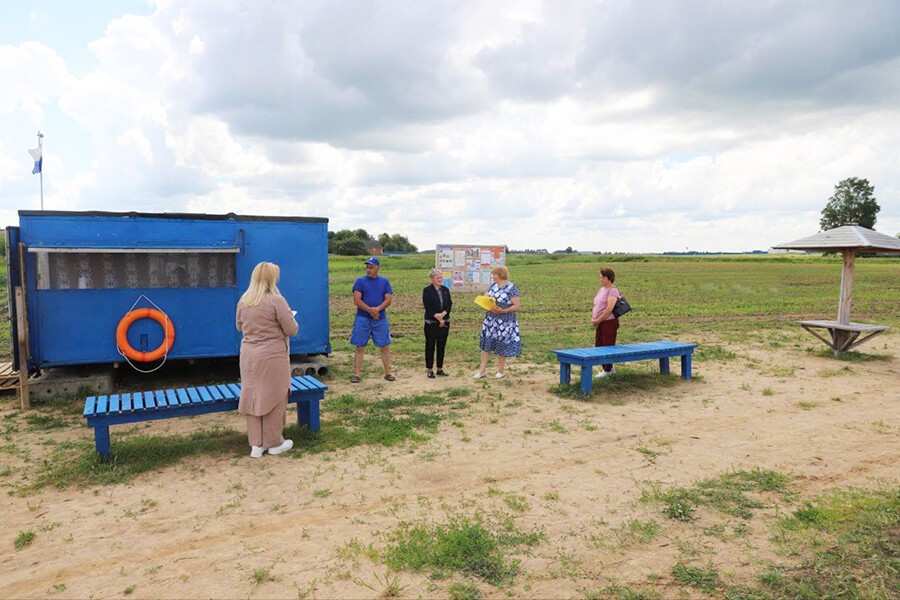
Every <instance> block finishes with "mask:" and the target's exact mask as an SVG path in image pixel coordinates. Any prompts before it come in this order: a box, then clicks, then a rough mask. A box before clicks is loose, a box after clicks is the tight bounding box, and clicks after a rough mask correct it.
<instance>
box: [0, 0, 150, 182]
mask: <svg viewBox="0 0 900 600" xmlns="http://www.w3.org/2000/svg"><path fill="white" fill-rule="evenodd" d="M154 8H155V7H154V6H153V5H152V4H151V3H150V2H149V1H148V0H88V1H86V2H76V1H72V0H40V1H36V2H35V1H19V2H15V1H7V0H3V1H2V4H0V44H3V45H12V46H18V45H21V44H23V43H25V42H37V43H40V44H42V45H44V46H47V47H48V48H50V49H52V50H53V51H55V52H56V53H57V54H59V55H60V57H62V59H63V60H64V61H65V63H66V68H67V70H68V72H69V73H70V74H71V75H73V76H75V77H83V76H85V75H86V74H88V73H89V72H90V71H91V70H92V69H93V68H95V67H96V66H97V58H96V57H95V56H94V54H93V53H92V52H91V51H90V48H89V47H88V44H90V43H91V42H93V41H94V40H97V39H100V38H101V37H103V35H104V33H105V32H106V29H107V27H108V26H109V24H110V22H112V21H113V20H115V19H117V18H119V17H122V16H124V15H129V14H131V15H139V16H147V15H150V14H152V12H153V10H154ZM56 101H57V99H55V98H54V99H51V102H50V103H48V104H45V105H42V110H43V119H42V122H41V123H40V129H41V130H42V132H43V133H44V135H45V136H46V137H45V138H44V146H45V151H44V155H45V157H44V168H43V171H44V178H45V183H47V182H46V179H47V178H54V179H56V178H59V179H68V178H70V177H72V176H73V175H74V173H75V172H76V171H78V170H79V169H82V168H86V167H87V166H88V164H89V163H90V160H91V156H92V155H93V147H92V140H91V136H90V133H89V132H87V131H85V130H84V129H83V128H82V126H80V125H79V124H77V123H75V122H74V121H73V120H72V119H70V118H69V117H68V116H67V115H66V114H64V113H63V112H62V111H61V110H60V109H59V106H58V104H57V102H56ZM36 133H37V132H35V134H36ZM23 142H24V144H23V145H26V146H27V147H28V148H31V147H34V146H36V145H37V136H36V135H35V137H34V138H33V139H31V140H28V141H24V140H23ZM54 154H56V155H58V156H59V155H65V156H66V161H65V162H66V163H67V165H66V166H65V167H63V165H62V164H60V163H58V162H57V163H55V162H54V161H53V157H54ZM30 164H31V165H33V162H32V163H30ZM23 165H25V159H24V158H23ZM29 168H30V167H29ZM45 188H46V186H45ZM45 191H46V189H45Z"/></svg>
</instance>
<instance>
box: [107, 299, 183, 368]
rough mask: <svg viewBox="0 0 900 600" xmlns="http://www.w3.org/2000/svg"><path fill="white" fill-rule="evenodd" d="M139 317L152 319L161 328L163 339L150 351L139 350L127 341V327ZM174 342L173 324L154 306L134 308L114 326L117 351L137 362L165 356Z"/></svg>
mask: <svg viewBox="0 0 900 600" xmlns="http://www.w3.org/2000/svg"><path fill="white" fill-rule="evenodd" d="M139 319H153V320H154V321H156V322H157V323H159V324H160V325H161V326H162V328H163V334H164V335H163V341H162V343H161V344H160V345H159V347H158V348H156V350H153V351H152V352H139V351H138V350H135V349H134V348H133V347H132V346H131V344H129V343H128V328H129V327H131V324H132V323H134V322H135V321H137V320H139ZM174 343H175V325H174V323H172V320H171V319H169V316H168V315H167V314H166V313H164V312H163V311H161V310H157V309H155V308H135V309H132V310H130V311H128V312H127V313H125V316H124V317H122V320H121V321H119V325H118V327H116V345H117V346H118V348H119V352H120V353H121V354H122V355H123V356H125V357H127V358H130V359H131V360H136V361H138V362H153V361H155V360H159V359H160V358H162V357H164V356H166V355H167V354H168V353H169V350H171V349H172V345H173V344H174Z"/></svg>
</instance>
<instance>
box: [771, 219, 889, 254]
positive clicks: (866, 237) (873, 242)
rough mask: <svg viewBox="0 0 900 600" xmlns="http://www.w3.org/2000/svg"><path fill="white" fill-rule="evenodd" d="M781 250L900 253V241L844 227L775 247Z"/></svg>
mask: <svg viewBox="0 0 900 600" xmlns="http://www.w3.org/2000/svg"><path fill="white" fill-rule="evenodd" d="M774 248H778V249H781V250H822V251H828V250H845V249H855V250H868V251H871V252H900V239H897V238H895V237H892V236H889V235H885V234H883V233H879V232H877V231H873V230H872V229H866V228H865V227H860V226H859V225H844V226H843V227H838V228H836V229H830V230H828V231H820V232H819V233H817V234H815V235H811V236H809V237H805V238H800V239H799V240H794V241H793V242H787V243H784V244H778V245H777V246H774Z"/></svg>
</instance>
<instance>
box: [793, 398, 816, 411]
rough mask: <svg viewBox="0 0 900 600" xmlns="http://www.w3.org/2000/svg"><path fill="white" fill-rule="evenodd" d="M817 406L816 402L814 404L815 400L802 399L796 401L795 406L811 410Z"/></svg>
mask: <svg viewBox="0 0 900 600" xmlns="http://www.w3.org/2000/svg"><path fill="white" fill-rule="evenodd" d="M817 406H818V404H816V403H815V402H806V401H804V400H801V401H800V402H798V403H797V408H799V409H800V410H812V409H814V408H815V407H817Z"/></svg>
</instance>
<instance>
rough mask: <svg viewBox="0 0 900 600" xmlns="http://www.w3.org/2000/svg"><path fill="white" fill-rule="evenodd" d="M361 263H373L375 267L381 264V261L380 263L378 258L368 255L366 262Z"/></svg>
mask: <svg viewBox="0 0 900 600" xmlns="http://www.w3.org/2000/svg"><path fill="white" fill-rule="evenodd" d="M363 264H367V265H375V266H376V267H379V266H381V263H380V262H379V261H378V259H377V258H375V257H374V256H370V257H369V258H368V259H366V262H365V263H363Z"/></svg>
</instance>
